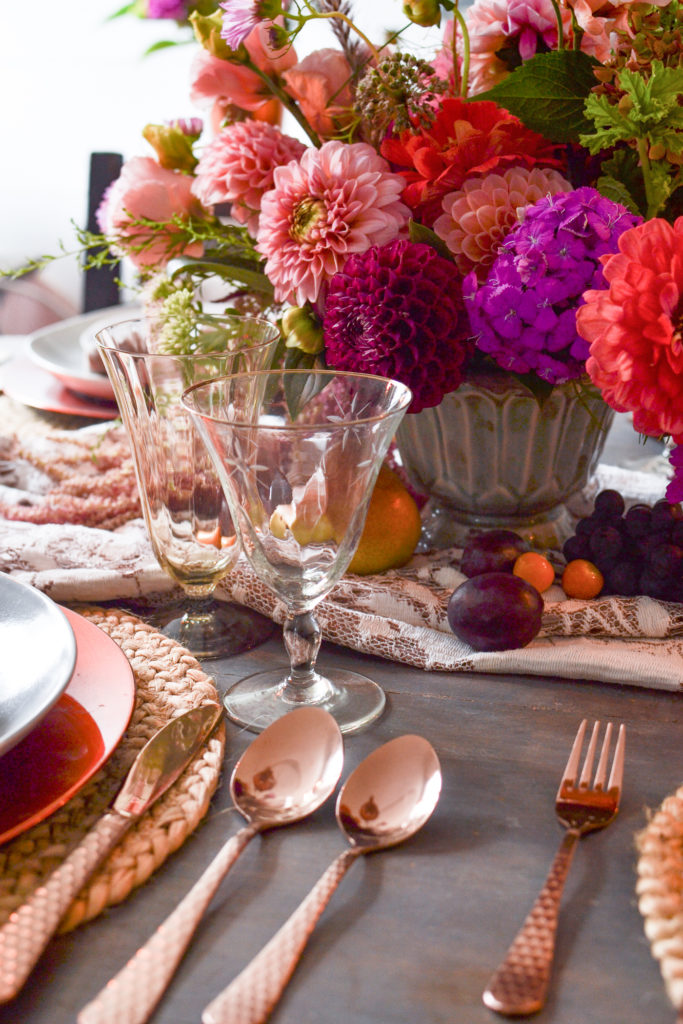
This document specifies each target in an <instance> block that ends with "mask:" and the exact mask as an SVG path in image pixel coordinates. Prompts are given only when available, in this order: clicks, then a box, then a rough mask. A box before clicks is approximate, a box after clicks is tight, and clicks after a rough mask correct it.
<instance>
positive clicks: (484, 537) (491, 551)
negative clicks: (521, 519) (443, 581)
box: [460, 530, 529, 577]
mask: <svg viewBox="0 0 683 1024" xmlns="http://www.w3.org/2000/svg"><path fill="white" fill-rule="evenodd" d="M528 550H529V546H528V544H527V543H526V541H524V540H522V538H521V537H520V536H519V535H518V534H516V533H514V532H513V531H512V530H485V531H484V532H482V533H471V534H470V535H469V536H468V537H467V540H466V541H465V547H464V549H463V553H462V560H461V562H460V571H461V572H462V573H463V574H464V575H465V576H469V577H473V576H481V574H482V573H485V572H510V573H511V572H512V567H513V565H514V564H515V562H516V561H517V559H518V558H519V556H520V555H523V554H524V552H525V551H528Z"/></svg>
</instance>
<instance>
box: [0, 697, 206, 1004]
mask: <svg viewBox="0 0 683 1024" xmlns="http://www.w3.org/2000/svg"><path fill="white" fill-rule="evenodd" d="M221 713H222V709H221V707H220V706H219V705H218V704H214V703H207V704H202V705H201V707H198V708H192V709H191V710H190V711H186V712H185V713H184V714H182V715H178V717H177V718H173V719H171V721H170V722H167V723H166V725H164V726H163V727H162V728H161V729H160V730H159V731H158V732H157V733H155V735H154V736H152V738H151V739H150V740H149V741H148V742H147V743H146V744H145V746H144V747H143V748H142V750H141V751H140V753H139V754H138V755H137V757H136V758H135V761H134V762H133V764H132V766H131V768H130V769H129V771H128V774H127V775H126V778H125V781H124V783H123V785H122V787H121V789H120V790H119V792H118V794H117V796H116V797H115V799H114V800H113V802H112V804H111V806H110V809H109V810H108V811H106V812H105V813H104V814H103V815H102V817H101V818H100V819H99V820H98V822H97V824H96V825H95V826H94V827H93V828H92V829H91V830H90V831H89V832H88V833H87V834H86V835H85V836H84V837H83V839H82V840H81V841H80V842H79V844H78V845H77V846H76V847H75V849H74V850H73V851H72V852H71V853H70V854H69V856H68V857H67V858H66V860H64V861H63V863H62V864H60V866H59V867H58V868H57V869H56V870H55V871H53V872H52V874H51V875H50V876H49V878H48V879H47V881H46V882H44V883H43V884H42V885H40V886H38V888H37V889H36V890H35V891H34V892H33V893H32V894H31V896H30V897H29V899H28V900H27V901H26V903H23V904H22V905H21V906H20V907H19V908H18V909H17V910H15V911H14V912H13V913H12V914H11V915H10V917H9V919H8V920H7V922H6V923H5V924H4V925H3V926H2V928H0V1003H6V1002H8V1001H9V1000H10V999H13V998H14V997H15V996H16V995H17V994H18V993H19V992H20V991H21V988H22V986H23V984H24V982H25V981H26V979H27V978H28V976H29V974H30V973H31V971H32V970H33V968H34V966H35V964H36V962H37V961H38V959H39V958H40V955H41V953H42V952H43V950H44V949H45V947H46V946H47V944H48V942H49V941H50V939H51V938H52V936H53V935H54V933H55V931H56V930H57V927H58V926H59V922H60V921H61V920H62V918H63V917H64V914H65V913H66V911H67V910H68V909H69V907H70V905H71V903H72V902H73V900H74V899H75V898H76V896H77V895H78V893H79V891H80V890H81V889H82V887H83V886H84V885H85V883H86V882H87V881H88V879H89V878H90V877H91V875H92V874H93V873H94V871H95V870H96V869H97V868H98V867H99V865H100V864H101V863H102V861H103V860H104V858H105V857H106V856H107V855H108V854H109V853H110V852H111V850H112V849H113V848H114V847H115V846H116V844H117V842H118V841H119V840H120V839H121V837H122V836H123V834H124V833H125V832H126V831H127V830H128V829H129V828H130V827H131V825H132V824H133V822H135V821H137V819H138V818H140V816H141V815H142V814H144V812H145V811H146V810H148V809H149V808H150V807H151V806H152V804H153V803H154V802H155V801H156V800H158V799H159V797H160V796H162V795H163V794H164V793H165V792H166V790H167V789H168V788H169V786H171V785H172V784H173V783H174V782H175V780H176V779H177V778H178V776H179V775H180V774H181V773H182V772H183V770H184V769H185V767H186V766H187V765H188V764H189V762H190V761H191V760H192V758H193V757H194V755H195V754H196V753H197V751H198V750H199V749H200V748H201V746H202V744H203V743H204V741H205V740H206V739H207V737H208V736H209V734H210V733H211V731H212V729H213V728H214V726H215V725H216V724H217V722H218V720H219V718H220V716H221Z"/></svg>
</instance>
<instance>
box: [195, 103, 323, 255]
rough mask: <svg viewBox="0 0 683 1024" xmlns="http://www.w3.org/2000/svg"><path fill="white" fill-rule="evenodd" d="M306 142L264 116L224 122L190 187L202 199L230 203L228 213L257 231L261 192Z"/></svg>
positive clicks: (271, 184)
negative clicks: (267, 121) (225, 123)
mask: <svg viewBox="0 0 683 1024" xmlns="http://www.w3.org/2000/svg"><path fill="white" fill-rule="evenodd" d="M305 149H306V147H305V146H304V145H303V143H301V142H299V140H298V139H293V138H292V137H291V136H290V135H284V134H283V133H282V132H281V131H280V129H279V128H275V127H274V126H273V125H271V124H267V123H266V122H263V121H238V122H237V123H236V124H231V125H228V127H227V128H224V129H223V131H222V132H221V133H220V135H217V136H216V137H215V138H214V139H213V140H212V141H211V142H210V143H209V144H208V146H207V147H206V149H205V150H204V152H203V153H202V156H201V158H200V160H199V163H198V164H197V167H196V169H195V175H196V177H195V182H194V185H193V186H192V191H193V192H194V194H195V195H196V196H198V198H199V199H200V200H201V201H202V202H203V203H204V205H205V206H210V205H212V204H213V203H225V202H227V203H231V204H232V216H233V217H234V218H235V220H236V221H238V223H240V224H246V225H247V228H248V230H249V231H250V232H251V234H252V235H254V236H255V235H256V232H257V229H258V222H259V213H260V210H261V199H262V197H263V195H264V193H266V192H268V191H269V190H270V189H271V188H272V187H273V173H274V171H275V168H276V167H279V166H280V165H281V164H287V163H289V161H290V160H298V159H299V157H300V156H301V155H302V153H303V152H304V150H305Z"/></svg>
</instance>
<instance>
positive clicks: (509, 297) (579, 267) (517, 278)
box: [463, 187, 642, 384]
mask: <svg viewBox="0 0 683 1024" xmlns="http://www.w3.org/2000/svg"><path fill="white" fill-rule="evenodd" d="M641 220H642V218H641V217H637V216H634V215H633V214H631V213H629V212H628V210H626V208H625V207H623V206H621V205H620V204H619V203H615V202H613V201H612V200H611V199H606V198H605V197H604V196H601V195H600V193H599V192H597V191H596V190H595V189H594V188H588V187H585V188H579V189H576V190H575V191H573V192H563V193H559V194H557V195H554V196H546V197H545V198H543V199H539V201H538V202H537V203H534V205H533V206H530V207H528V208H527V209H526V211H525V214H524V220H523V222H522V223H521V224H520V225H519V226H518V227H516V228H515V229H514V230H513V231H511V232H510V234H509V235H508V236H507V238H506V239H505V241H504V242H503V244H502V246H501V247H500V250H499V252H498V256H497V257H496V259H495V260H494V262H493V265H492V266H491V270H490V271H489V275H488V277H487V279H486V281H485V282H484V283H483V284H478V283H477V279H476V275H475V274H474V273H470V274H468V275H467V277H466V278H465V280H464V282H463V297H464V300H465V308H466V309H467V312H468V314H469V318H470V323H471V325H472V332H473V336H474V338H475V342H476V345H477V348H478V349H480V350H481V351H482V352H485V353H487V354H488V355H489V356H491V357H492V358H493V359H494V360H495V361H496V362H497V363H498V365H499V366H501V367H503V369H506V370H512V371H514V372H516V373H536V374H537V375H538V376H539V377H541V378H542V379H543V380H545V381H547V382H548V383H550V384H560V383H563V382H564V381H567V380H572V379H574V378H577V377H580V376H582V374H584V373H585V363H586V359H587V357H588V349H589V346H588V343H587V342H586V341H584V340H583V338H581V337H580V336H579V334H578V333H577V331H576V310H577V308H578V306H580V305H581V304H582V303H583V293H584V292H585V291H586V290H587V289H588V288H602V287H604V283H603V274H602V264H601V262H600V257H601V256H603V255H604V254H606V253H614V252H616V251H617V240H618V238H619V236H620V235H621V234H622V233H623V232H624V231H626V230H627V229H628V228H632V227H634V226H635V225H636V224H639V223H640V222H641Z"/></svg>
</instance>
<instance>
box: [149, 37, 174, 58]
mask: <svg viewBox="0 0 683 1024" xmlns="http://www.w3.org/2000/svg"><path fill="white" fill-rule="evenodd" d="M178 45H179V43H177V42H175V41H174V40H172V39H160V40H159V42H158V43H152V45H151V46H148V47H147V49H146V50H145V57H149V55H150V53H157V52H158V51H159V50H167V49H168V48H169V47H170V46H178Z"/></svg>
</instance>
